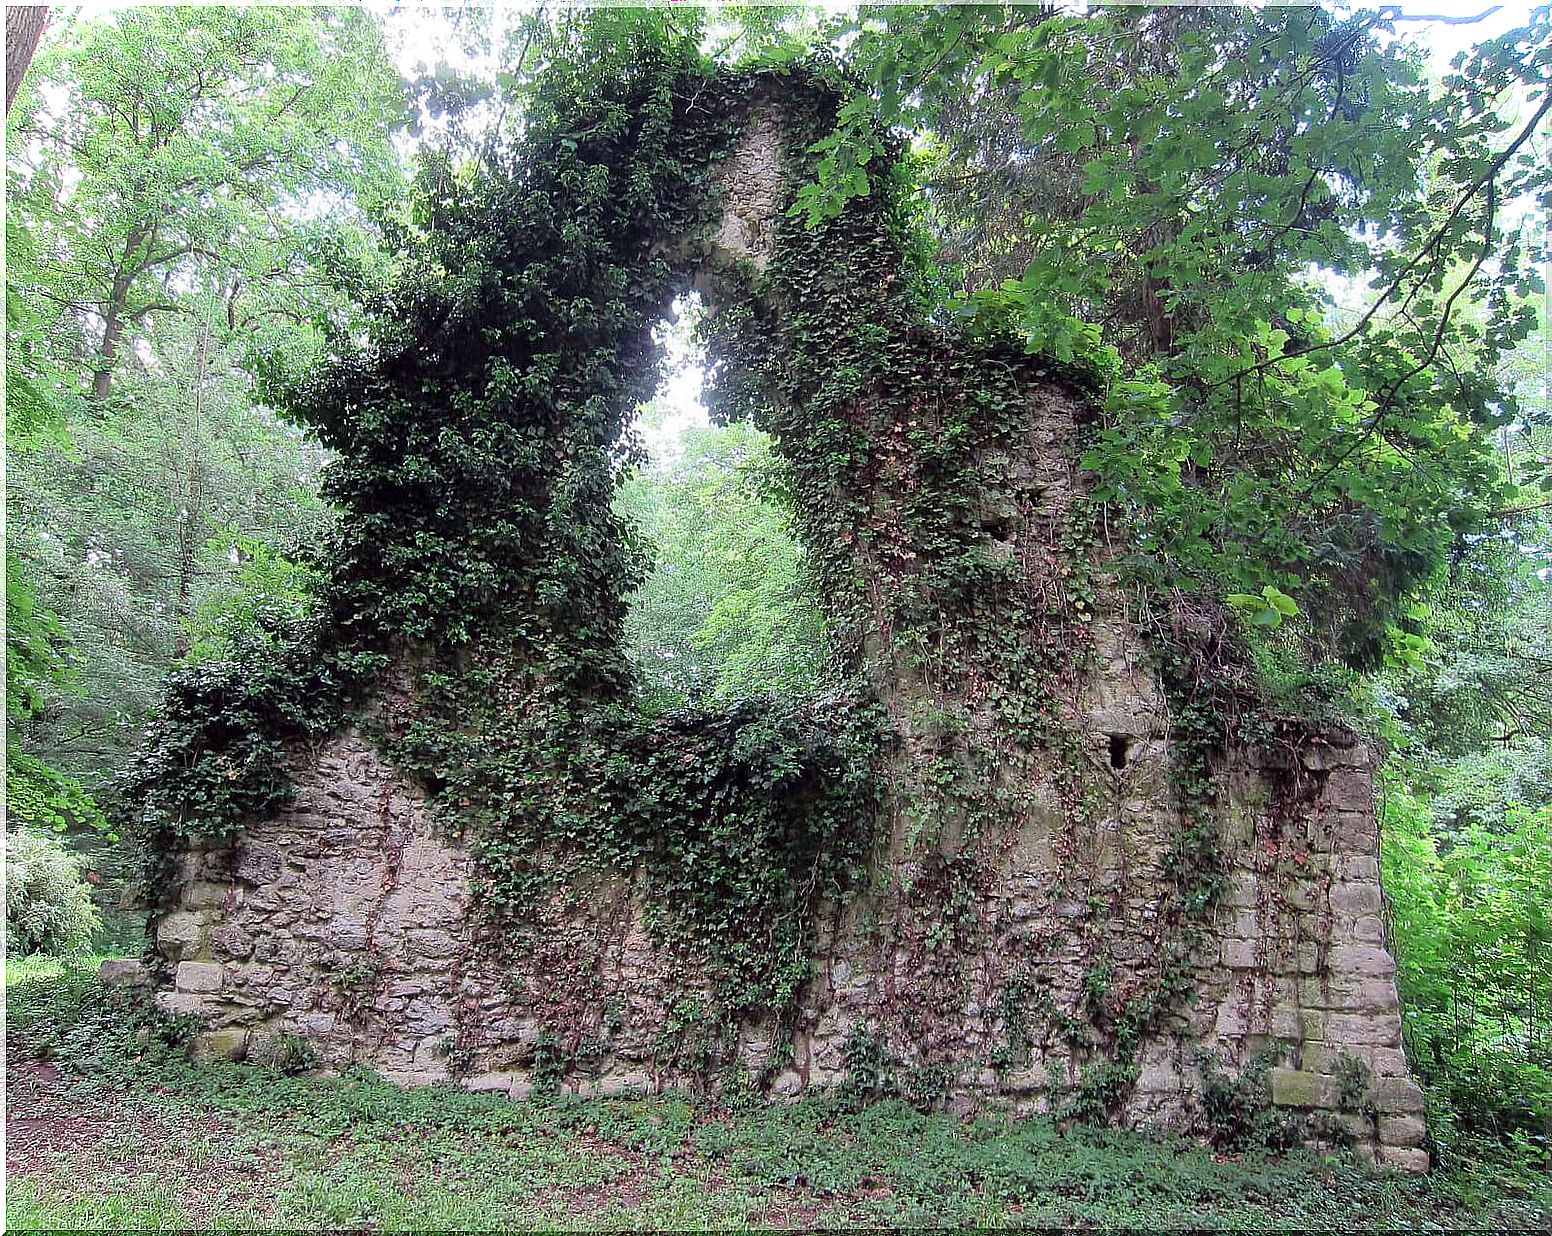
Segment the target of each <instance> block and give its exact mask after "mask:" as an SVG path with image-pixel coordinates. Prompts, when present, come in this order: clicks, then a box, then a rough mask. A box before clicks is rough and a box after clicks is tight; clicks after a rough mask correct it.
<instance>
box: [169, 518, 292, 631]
mask: <svg viewBox="0 0 1552 1236" xmlns="http://www.w3.org/2000/svg"><path fill="white" fill-rule="evenodd" d="M206 550H207V551H213V552H214V553H216V554H220V555H222V556H225V557H227V558H228V560H229V561H232V562H234V563H235V564H236V566H237V570H236V571H235V573H234V574H233V576H232V579H231V582H230V584H229V585H228V589H227V590H223V591H219V592H214V593H212V594H211V595H209V596H207V597H206V598H205V599H204V600H203V601H201V602H200V603H199V605H198V606H197V607H196V608H195V611H194V613H193V615H192V616H191V617H190V618H189V619H188V624H187V625H188V631H187V639H188V644H189V650H188V652H187V653H186V654H185V655H186V658H187V659H188V660H190V661H206V660H219V659H220V658H221V657H222V656H223V655H224V654H226V653H228V652H230V651H231V649H232V647H233V644H234V641H244V640H246V641H249V642H251V641H252V640H254V639H259V640H263V639H264V638H266V637H267V636H270V635H272V634H273V633H274V632H275V631H276V630H277V629H279V628H280V627H281V624H283V623H284V622H285V621H287V620H291V621H297V620H301V619H304V618H306V617H307V616H308V614H309V612H310V611H311V608H312V601H313V595H314V593H315V592H316V591H317V588H318V584H319V582H320V580H319V575H318V572H317V571H316V570H314V569H313V568H311V567H310V566H308V565H307V564H306V563H300V562H294V561H292V560H291V559H290V558H288V557H286V555H285V554H283V553H280V552H279V551H277V550H275V549H274V548H273V547H271V546H270V545H268V544H266V543H265V542H264V541H262V540H260V539H259V538H257V537H252V536H244V535H243V534H242V533H241V532H239V531H237V530H236V529H235V528H229V529H227V530H225V531H224V532H222V533H221V534H219V535H217V536H214V537H212V538H211V539H210V541H209V542H207V544H206Z"/></svg>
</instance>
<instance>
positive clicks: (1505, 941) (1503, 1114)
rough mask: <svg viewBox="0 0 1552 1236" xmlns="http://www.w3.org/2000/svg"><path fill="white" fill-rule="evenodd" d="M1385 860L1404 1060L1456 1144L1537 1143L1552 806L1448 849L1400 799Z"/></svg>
mask: <svg viewBox="0 0 1552 1236" xmlns="http://www.w3.org/2000/svg"><path fill="white" fill-rule="evenodd" d="M1381 856H1382V860H1383V874H1384V879H1385V887H1386V891H1387V894H1388V895H1389V899H1390V904H1391V912H1392V919H1393V923H1394V932H1393V940H1394V948H1395V950H1396V962H1397V967H1398V978H1397V985H1398V987H1399V988H1400V992H1401V997H1402V1001H1403V1005H1404V1018H1403V1025H1404V1028H1405V1031H1406V1037H1407V1045H1408V1049H1409V1057H1410V1059H1411V1060H1412V1062H1413V1065H1414V1067H1415V1068H1416V1069H1417V1070H1418V1073H1419V1076H1420V1077H1421V1078H1422V1080H1423V1081H1424V1082H1425V1083H1426V1084H1427V1085H1428V1086H1429V1087H1430V1091H1431V1093H1432V1095H1433V1097H1434V1099H1435V1101H1436V1104H1437V1105H1438V1107H1437V1112H1436V1114H1437V1115H1438V1116H1439V1117H1440V1119H1439V1120H1437V1121H1435V1124H1436V1126H1437V1127H1436V1130H1435V1134H1434V1136H1435V1138H1436V1139H1437V1140H1439V1141H1440V1142H1441V1144H1445V1145H1447V1144H1448V1142H1449V1140H1450V1137H1451V1135H1452V1133H1455V1132H1457V1131H1458V1132H1459V1133H1460V1134H1462V1135H1470V1134H1481V1133H1490V1134H1494V1135H1511V1134H1514V1133H1516V1132H1518V1133H1519V1134H1522V1135H1523V1136H1526V1137H1528V1138H1529V1139H1530V1140H1531V1143H1532V1144H1533V1145H1534V1146H1535V1147H1537V1148H1538V1151H1537V1152H1538V1153H1539V1154H1540V1155H1542V1156H1545V1155H1547V1154H1548V1151H1549V1148H1548V1145H1547V1142H1546V1120H1547V1118H1548V1115H1549V1113H1552V1087H1549V1084H1548V1081H1549V1076H1552V1015H1549V1011H1552V986H1549V976H1552V920H1549V918H1548V912H1549V908H1548V905H1547V899H1546V890H1547V888H1548V887H1552V808H1547V807H1542V808H1540V809H1539V810H1536V811H1530V810H1528V809H1525V808H1516V809H1512V810H1511V811H1510V812H1509V818H1508V821H1507V826H1506V827H1505V829H1504V830H1503V831H1501V832H1497V831H1489V830H1488V829H1486V828H1484V827H1482V826H1481V825H1468V826H1466V827H1465V828H1463V829H1460V830H1457V831H1455V832H1453V833H1452V834H1451V835H1450V836H1449V837H1448V839H1447V840H1446V841H1441V840H1440V839H1439V838H1438V836H1437V834H1436V833H1435V832H1434V829H1433V826H1432V821H1431V819H1430V816H1429V813H1428V811H1427V809H1426V807H1425V805H1424V804H1423V803H1421V802H1419V801H1418V800H1417V799H1415V798H1413V797H1412V796H1410V795H1409V794H1407V793H1406V792H1405V790H1404V789H1400V788H1392V789H1391V791H1390V792H1389V794H1387V796H1386V800H1385V818H1384V830H1383V833H1382V848H1381Z"/></svg>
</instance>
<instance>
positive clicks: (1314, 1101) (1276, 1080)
mask: <svg viewBox="0 0 1552 1236" xmlns="http://www.w3.org/2000/svg"><path fill="white" fill-rule="evenodd" d="M1269 1080H1270V1081H1271V1083H1272V1102H1273V1103H1275V1104H1277V1105H1278V1106H1279V1107H1323V1108H1334V1107H1336V1106H1338V1104H1339V1103H1340V1102H1341V1094H1342V1088H1341V1084H1340V1083H1339V1082H1338V1080H1337V1079H1336V1078H1335V1077H1332V1076H1331V1075H1329V1074H1327V1073H1307V1072H1305V1071H1304V1070H1302V1069H1273V1070H1272V1071H1271V1074H1270V1075H1269Z"/></svg>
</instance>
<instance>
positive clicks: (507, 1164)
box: [6, 962, 1552, 1230]
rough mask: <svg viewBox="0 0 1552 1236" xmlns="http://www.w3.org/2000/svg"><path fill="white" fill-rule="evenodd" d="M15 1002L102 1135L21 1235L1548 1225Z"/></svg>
mask: <svg viewBox="0 0 1552 1236" xmlns="http://www.w3.org/2000/svg"><path fill="white" fill-rule="evenodd" d="M7 984H8V987H7V1000H6V1017H7V1030H8V1044H9V1049H10V1050H11V1051H12V1052H13V1053H15V1056H16V1059H17V1062H18V1064H20V1065H22V1066H23V1068H25V1062H26V1061H27V1059H28V1058H29V1057H31V1056H45V1057H48V1058H51V1059H52V1060H53V1062H54V1064H55V1066H56V1067H57V1068H58V1070H59V1072H60V1078H59V1081H58V1082H57V1083H55V1087H54V1091H53V1093H52V1094H51V1095H49V1096H47V1099H48V1100H50V1102H49V1106H47V1107H45V1108H44V1109H43V1110H44V1111H46V1112H48V1113H50V1114H55V1115H67V1116H68V1115H73V1114H76V1113H88V1112H89V1113H90V1115H91V1118H92V1124H93V1128H94V1129H102V1130H103V1132H104V1141H103V1142H101V1143H95V1144H94V1143H83V1146H82V1149H81V1151H80V1152H79V1153H77V1154H76V1155H73V1156H69V1157H66V1158H63V1159H60V1160H57V1161H55V1162H42V1163H35V1164H29V1165H27V1167H26V1168H25V1169H24V1170H21V1171H18V1172H16V1173H14V1174H13V1176H12V1178H11V1179H10V1180H9V1181H8V1182H7V1184H8V1197H7V1203H8V1206H9V1207H10V1208H11V1210H15V1211H17V1212H18V1213H17V1215H16V1220H17V1221H21V1220H22V1219H23V1218H24V1217H26V1218H27V1219H28V1220H29V1221H33V1220H35V1221H36V1223H37V1225H38V1226H40V1227H55V1226H90V1225H91V1224H90V1223H88V1222H86V1220H88V1219H91V1220H94V1221H95V1222H98V1223H103V1222H108V1221H110V1220H111V1219H112V1216H114V1215H119V1216H120V1220H121V1221H120V1222H118V1223H116V1224H114V1225H116V1226H124V1225H126V1223H127V1222H128V1221H129V1220H130V1219H133V1218H134V1217H135V1214H134V1213H130V1211H131V1209H132V1208H130V1206H129V1203H130V1202H131V1201H133V1200H135V1199H139V1204H140V1205H141V1206H142V1207H144V1206H145V1205H147V1202H146V1199H147V1198H148V1197H154V1196H162V1192H161V1190H164V1189H165V1191H166V1196H167V1197H168V1198H169V1199H170V1200H169V1202H168V1207H169V1209H168V1213H167V1214H166V1215H163V1216H162V1217H160V1218H156V1219H153V1220H151V1221H152V1222H154V1223H159V1224H161V1225H163V1226H167V1225H169V1224H171V1225H176V1224H177V1223H189V1222H191V1221H192V1218H193V1216H194V1215H195V1213H196V1211H195V1209H194V1208H195V1207H197V1208H198V1209H197V1214H198V1216H199V1218H200V1221H202V1222H205V1223H211V1224H214V1225H217V1226H220V1225H221V1224H222V1223H224V1222H225V1221H226V1220H228V1219H230V1220H231V1221H232V1223H233V1224H234V1225H236V1226H258V1225H260V1224H269V1225H272V1226H275V1227H285V1228H292V1229H312V1228H316V1227H319V1226H339V1225H347V1224H355V1225H357V1226H366V1225H372V1226H375V1227H380V1228H383V1229H397V1228H412V1227H432V1226H436V1227H448V1226H452V1227H458V1228H461V1229H463V1228H467V1229H470V1230H486V1229H494V1228H514V1227H533V1228H536V1229H543V1230H552V1229H554V1228H557V1227H564V1226H566V1225H567V1224H575V1223H576V1222H577V1220H578V1218H579V1217H581V1216H583V1215H584V1214H585V1215H586V1216H589V1217H591V1219H592V1221H594V1222H606V1223H607V1225H608V1226H612V1227H613V1226H617V1227H621V1228H632V1229H636V1228H643V1227H675V1228H683V1227H689V1226H692V1225H693V1226H716V1225H718V1224H725V1223H728V1222H738V1223H741V1224H744V1225H747V1226H749V1227H761V1226H773V1225H775V1224H776V1223H777V1222H779V1221H785V1220H794V1221H796V1220H799V1219H801V1220H802V1221H804V1222H812V1221H815V1217H816V1216H817V1218H818V1220H819V1221H822V1222H823V1223H824V1224H825V1226H827V1227H834V1228H871V1227H903V1226H945V1225H952V1226H959V1227H970V1226H973V1225H976V1224H982V1225H990V1224H1001V1225H1007V1226H1036V1225H1038V1226H1049V1227H1056V1226H1074V1227H1076V1226H1085V1225H1088V1226H1097V1227H1128V1228H1131V1227H1143V1226H1147V1225H1152V1226H1181V1227H1212V1228H1219V1227H1222V1228H1233V1229H1241V1228H1243V1229H1262V1228H1268V1227H1287V1226H1289V1225H1290V1224H1291V1225H1296V1226H1301V1227H1309V1228H1320V1229H1336V1228H1346V1227H1352V1226H1354V1225H1356V1226H1359V1227H1364V1226H1374V1225H1375V1224H1385V1225H1389V1226H1394V1227H1397V1228H1412V1227H1418V1226H1428V1225H1434V1226H1438V1225H1440V1224H1446V1225H1459V1226H1466V1227H1482V1228H1494V1229H1503V1230H1513V1229H1518V1228H1526V1227H1534V1226H1535V1225H1537V1224H1539V1223H1544V1222H1545V1218H1546V1214H1547V1208H1548V1205H1549V1202H1552V1198H1549V1196H1548V1189H1547V1180H1546V1176H1545V1173H1544V1172H1537V1171H1534V1170H1531V1169H1529V1168H1528V1167H1527V1166H1526V1165H1523V1164H1520V1165H1516V1164H1515V1163H1513V1162H1512V1161H1511V1160H1508V1159H1505V1158H1503V1157H1497V1158H1483V1159H1481V1160H1478V1161H1475V1162H1464V1163H1460V1164H1458V1165H1452V1166H1449V1167H1447V1168H1444V1169H1441V1170H1440V1171H1437V1172H1435V1173H1433V1174H1431V1175H1430V1176H1428V1177H1424V1178H1405V1177H1399V1176H1397V1175H1396V1174H1395V1173H1390V1172H1376V1171H1374V1170H1373V1169H1372V1168H1370V1167H1365V1166H1363V1165H1361V1164H1359V1163H1357V1162H1356V1161H1354V1160H1351V1159H1349V1158H1345V1157H1340V1156H1338V1157H1325V1158H1323V1157H1319V1156H1316V1155H1314V1154H1312V1153H1310V1152H1308V1151H1303V1150H1293V1151H1291V1152H1290V1153H1288V1154H1287V1155H1277V1156H1271V1155H1267V1154H1266V1153H1264V1152H1260V1151H1248V1152H1246V1153H1244V1154H1228V1153H1224V1152H1222V1151H1217V1150H1212V1149H1208V1148H1204V1147H1201V1146H1198V1145H1193V1144H1191V1143H1190V1142H1187V1141H1185V1140H1183V1139H1179V1138H1174V1137H1170V1136H1166V1135H1159V1134H1145V1133H1120V1132H1115V1131H1098V1130H1093V1129H1088V1128H1083V1127H1075V1128H1072V1129H1070V1130H1067V1131H1063V1130H1061V1129H1059V1128H1058V1127H1057V1126H1056V1125H1055V1124H1054V1123H1053V1122H1052V1121H1050V1120H1049V1119H1046V1118H1044V1117H1040V1116H1033V1117H1028V1118H1024V1119H1013V1118H1011V1117H1006V1116H1003V1115H999V1114H988V1115H983V1116H981V1117H978V1118H976V1119H973V1120H965V1119H962V1118H960V1117H958V1116H952V1115H948V1114H938V1115H924V1114H921V1113H919V1112H916V1111H913V1110H911V1109H910V1108H908V1107H907V1106H905V1105H904V1104H902V1103H900V1102H894V1101H891V1102H882V1103H875V1104H871V1105H868V1106H865V1107H863V1108H861V1109H860V1110H848V1108H847V1106H846V1105H845V1104H843V1103H841V1102H840V1101H838V1100H836V1099H812V1098H811V1099H806V1100H804V1101H801V1102H798V1103H793V1104H777V1105H772V1106H765V1107H761V1108H758V1109H756V1110H753V1111H750V1112H747V1113H742V1114H736V1115H735V1114H730V1113H729V1112H727V1111H725V1110H719V1109H716V1108H712V1107H708V1106H706V1105H705V1104H697V1103H695V1102H692V1101H691V1100H690V1099H688V1098H687V1097H686V1096H683V1095H676V1094H665V1095H659V1096H655V1097H653V1098H649V1099H645V1100H639V1101H625V1100H600V1099H590V1100H583V1099H578V1098H575V1097H572V1096H565V1095H560V1096H556V1097H554V1098H552V1099H543V1100H532V1101H528V1102H523V1103H513V1102H509V1101H508V1100H506V1099H505V1098H502V1097H499V1096H496V1095H490V1094H473V1093H469V1092H467V1091H464V1090H461V1089H457V1088H451V1087H443V1086H432V1087H424V1088H421V1089H416V1090H404V1089H401V1088H399V1087H397V1086H394V1085H392V1084H390V1083H387V1082H385V1081H383V1080H382V1079H381V1078H378V1077H376V1076H374V1075H371V1074H368V1073H366V1072H363V1071H349V1072H346V1073H344V1074H342V1075H339V1076H331V1077H320V1076H311V1077H305V1078H304V1077H289V1076H285V1075H282V1074H278V1073H275V1072H273V1071H271V1070H267V1069H264V1068H261V1067H258V1066H256V1065H254V1064H249V1063H243V1064H236V1063H231V1062H228V1061H224V1060H222V1061H213V1062H210V1063H207V1064H202V1065H194V1064H192V1063H191V1062H190V1060H189V1058H188V1051H187V1042H188V1034H189V1030H190V1029H191V1027H189V1025H188V1019H171V1018H167V1017H166V1016H165V1015H163V1014H160V1013H158V1012H156V1010H155V1009H154V1006H150V1005H137V1004H133V1003H129V1002H126V1001H125V1000H124V999H123V998H122V996H121V995H120V994H119V993H116V992H113V991H105V990H104V989H103V988H102V986H101V985H100V984H99V983H98V982H97V981H96V978H95V975H94V974H93V973H92V972H91V971H90V970H87V969H81V970H74V969H66V970H64V971H63V972H61V971H60V969H59V967H58V966H51V967H49V968H48V969H46V970H45V969H42V968H33V967H32V966H30V965H29V966H28V967H25V968H19V967H17V966H16V965H15V963H14V962H13V963H11V964H10V965H8V972H7ZM24 1077H25V1074H24ZM8 1098H9V1101H10V1103H11V1106H12V1107H13V1108H14V1109H15V1114H16V1115H17V1116H20V1117H23V1118H27V1117H29V1116H31V1115H32V1114H33V1112H34V1111H35V1110H37V1108H35V1107H34V1106H33V1104H34V1103H35V1102H37V1100H35V1099H34V1098H33V1097H32V1094H31V1092H29V1091H28V1090H27V1089H26V1088H24V1087H23V1086H18V1085H13V1088H12V1090H11V1091H10V1093H9V1095H8ZM40 1106H41V1105H40ZM167 1126H171V1127H173V1128H179V1129H195V1130H198V1131H199V1133H200V1136H201V1137H208V1138H209V1139H211V1140H210V1144H209V1146H208V1148H206V1149H204V1150H202V1151H201V1152H199V1153H190V1150H189V1143H188V1142H187V1141H186V1140H184V1139H183V1138H182V1137H180V1136H170V1137H168V1138H167V1139H165V1140H162V1139H159V1138H157V1137H156V1136H155V1135H154V1133H155V1131H156V1130H158V1129H160V1128H163V1127H167ZM148 1131H149V1132H151V1134H152V1135H151V1136H150V1137H148V1136H147V1134H148ZM120 1138H122V1139H123V1140H122V1141H120V1140H119V1139H120ZM82 1154H89V1155H90V1160H91V1163H92V1170H91V1172H89V1173H83V1172H82V1171H81V1167H80V1164H81V1162H82V1157H81V1156H82ZM211 1171H214V1172H215V1173H217V1175H216V1176H215V1177H214V1178H212V1177H211V1176H208V1175H206V1174H205V1173H207V1172H211ZM234 1171H236V1172H239V1173H241V1174H242V1175H243V1176H244V1177H245V1178H249V1179H254V1180H262V1181H263V1182H264V1185H263V1191H262V1197H263V1204H262V1207H261V1208H260V1209H259V1210H257V1211H254V1210H252V1209H250V1208H249V1207H248V1205H247V1204H245V1203H244V1201H243V1200H242V1196H241V1195H240V1194H239V1195H237V1196H235V1197H234V1196H232V1195H230V1194H228V1193H226V1192H223V1190H222V1189H221V1188H220V1181H228V1182H229V1181H230V1179H231V1176H232V1173H233V1172H234ZM148 1181H149V1182H150V1183H149V1184H148ZM115 1198H121V1199H122V1200H123V1203H124V1207H123V1208H121V1209H118V1210H115V1209H114V1207H113V1205H112V1202H113V1200H114V1199H115ZM180 1207H184V1208H185V1209H180ZM600 1207H602V1208H603V1209H600ZM584 1208H585V1209H584ZM804 1216H807V1218H804ZM64 1219H69V1220H70V1222H69V1223H64V1222H62V1220H64Z"/></svg>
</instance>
